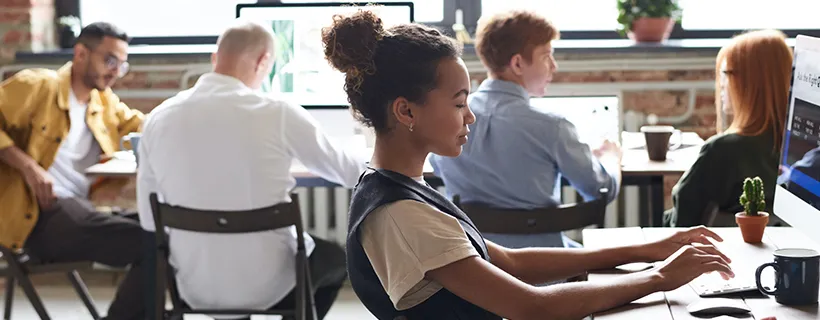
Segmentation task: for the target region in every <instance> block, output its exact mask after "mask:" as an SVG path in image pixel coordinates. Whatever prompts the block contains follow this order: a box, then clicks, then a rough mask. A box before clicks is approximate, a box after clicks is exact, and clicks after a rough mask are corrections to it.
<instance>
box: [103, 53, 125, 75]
mask: <svg viewBox="0 0 820 320" xmlns="http://www.w3.org/2000/svg"><path fill="white" fill-rule="evenodd" d="M103 62H105V67H106V68H108V70H117V76H118V77H120V78H122V77H123V76H125V74H127V73H128V70H129V69H130V68H131V65H130V64H128V61H125V60H122V61H121V60H120V59H118V58H117V57H115V56H113V55H108V56H106V57H105V59H104V60H103Z"/></svg>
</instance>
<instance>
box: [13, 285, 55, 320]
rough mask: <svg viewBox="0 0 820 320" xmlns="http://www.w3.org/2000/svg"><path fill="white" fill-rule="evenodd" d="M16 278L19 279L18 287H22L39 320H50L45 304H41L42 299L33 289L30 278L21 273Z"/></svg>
mask: <svg viewBox="0 0 820 320" xmlns="http://www.w3.org/2000/svg"><path fill="white" fill-rule="evenodd" d="M17 280H18V281H20V287H21V288H23V292H24V293H25V294H26V297H27V298H28V301H29V302H31V306H32V307H34V311H36V312H37V315H38V316H40V320H51V317H49V316H48V312H46V308H45V306H43V300H41V299H40V296H39V295H38V294H37V291H36V290H34V284H32V283H31V279H29V278H28V276H27V275H25V274H23V275H22V276H19V277H17Z"/></svg>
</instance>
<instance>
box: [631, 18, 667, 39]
mask: <svg viewBox="0 0 820 320" xmlns="http://www.w3.org/2000/svg"><path fill="white" fill-rule="evenodd" d="M674 27H675V20H674V19H672V18H647V17H643V18H638V19H636V20H635V21H632V27H631V28H629V32H628V33H627V36H628V37H629V39H632V40H634V41H637V42H661V41H664V40H666V39H669V34H671V33H672V28H674Z"/></svg>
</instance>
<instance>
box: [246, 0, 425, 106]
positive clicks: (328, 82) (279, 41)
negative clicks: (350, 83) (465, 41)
mask: <svg viewBox="0 0 820 320" xmlns="http://www.w3.org/2000/svg"><path fill="white" fill-rule="evenodd" d="M368 4H374V5H375V6H368ZM362 7H367V9H368V10H372V11H373V12H375V13H376V14H377V15H378V16H379V17H380V18H381V19H382V21H383V23H384V26H385V28H389V27H390V26H393V25H396V24H402V23H409V22H413V3H411V2H390V3H344V2H341V3H253V4H238V5H236V17H237V18H242V19H248V20H253V21H258V22H261V23H264V24H265V25H270V27H271V30H273V32H274V35H275V42H276V49H275V52H276V61H275V63H274V67H273V71H272V72H271V74H270V76H269V77H268V81H266V82H265V83H264V84H263V90H265V91H269V92H277V93H280V94H282V95H283V96H284V98H286V99H289V100H291V101H293V102H295V103H298V104H300V105H302V106H304V107H306V108H311V107H319V108H321V107H323V106H330V107H334V106H335V107H338V106H347V105H348V102H347V96H346V95H345V92H344V75H343V74H342V73H341V72H339V71H336V70H334V69H333V68H332V67H331V66H330V64H329V63H328V62H327V61H326V60H325V55H324V48H323V46H322V36H321V34H322V28H324V27H327V26H330V24H331V23H332V21H333V20H332V17H333V15H335V14H348V13H352V12H355V11H356V10H358V9H360V8H362Z"/></svg>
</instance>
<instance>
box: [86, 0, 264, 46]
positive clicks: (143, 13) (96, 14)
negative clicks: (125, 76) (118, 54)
mask: <svg viewBox="0 0 820 320" xmlns="http://www.w3.org/2000/svg"><path fill="white" fill-rule="evenodd" d="M254 2H256V1H253V0H244V1H243V0H219V1H207V5H203V3H205V2H203V1H202V0H140V1H133V0H81V1H80V17H81V18H82V22H83V25H87V24H90V23H92V22H95V21H108V22H112V23H115V24H116V25H117V26H118V27H120V28H122V29H123V30H125V32H127V33H128V35H129V36H131V37H134V38H142V37H197V36H199V37H202V36H216V35H219V34H220V33H222V30H223V29H224V28H225V27H227V26H228V25H229V24H230V23H231V21H233V20H234V18H235V16H236V5H237V4H238V3H254ZM193 8H195V9H196V12H195V11H192V9H193Z"/></svg>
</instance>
